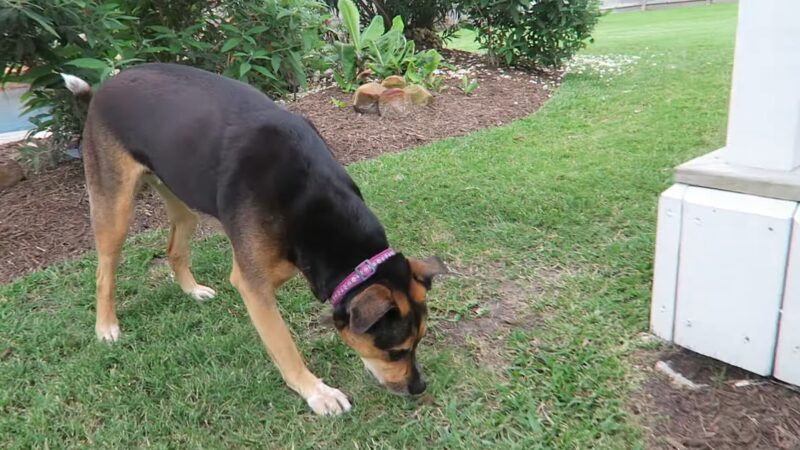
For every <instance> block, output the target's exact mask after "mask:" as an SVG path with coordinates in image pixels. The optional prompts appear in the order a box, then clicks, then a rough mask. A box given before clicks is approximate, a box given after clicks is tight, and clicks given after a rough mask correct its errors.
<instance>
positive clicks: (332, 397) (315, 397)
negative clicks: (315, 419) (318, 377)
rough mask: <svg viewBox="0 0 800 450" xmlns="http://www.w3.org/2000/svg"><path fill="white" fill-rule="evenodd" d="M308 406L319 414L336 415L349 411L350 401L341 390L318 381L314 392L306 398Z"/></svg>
mask: <svg viewBox="0 0 800 450" xmlns="http://www.w3.org/2000/svg"><path fill="white" fill-rule="evenodd" d="M306 402H308V406H310V407H311V409H312V410H314V412H315V413H317V414H319V415H321V416H338V415H339V414H342V413H345V412H347V411H350V408H352V406H350V402H349V401H348V400H347V396H346V395H344V394H343V393H342V391H340V390H338V389H336V388H332V387H330V386H328V385H327V384H325V383H323V382H322V381H320V382H319V383H318V384H317V386H316V388H315V389H314V392H313V393H312V394H311V395H309V396H308V398H307V399H306Z"/></svg>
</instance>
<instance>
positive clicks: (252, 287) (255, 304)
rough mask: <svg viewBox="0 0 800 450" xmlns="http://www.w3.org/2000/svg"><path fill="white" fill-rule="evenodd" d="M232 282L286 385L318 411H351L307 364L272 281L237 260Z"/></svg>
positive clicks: (335, 412) (320, 412)
mask: <svg viewBox="0 0 800 450" xmlns="http://www.w3.org/2000/svg"><path fill="white" fill-rule="evenodd" d="M231 284H233V285H234V286H235V287H236V288H237V289H238V290H239V293H240V294H241V296H242V298H243V299H244V303H245V306H246V307H247V312H248V314H250V318H251V319H252V321H253V324H254V325H255V327H256V330H257V331H258V334H259V336H261V340H262V341H263V342H264V346H265V347H266V348H267V352H268V353H269V356H270V357H271V358H272V361H273V362H275V365H277V366H278V369H279V370H280V372H281V376H283V379H284V380H285V381H286V384H287V385H288V386H289V387H290V388H292V389H293V390H294V391H295V392H297V393H298V394H300V395H301V396H303V398H304V399H306V402H307V403H308V405H309V406H310V407H311V409H313V410H314V412H315V413H317V414H321V415H338V414H341V413H343V412H346V411H349V410H350V408H351V406H350V402H349V401H348V400H347V397H346V396H345V395H344V394H343V393H342V392H341V391H340V390H338V389H335V388H332V387H330V386H328V385H326V384H325V383H323V382H322V380H320V379H319V378H317V377H316V376H314V374H312V373H311V371H309V370H308V368H307V367H306V365H305V363H304V362H303V358H302V357H301V356H300V352H298V351H297V346H296V345H295V343H294V340H292V336H291V334H290V333H289V330H288V329H287V327H286V324H285V323H284V322H283V318H282V317H281V313H280V311H279V310H278V305H277V303H276V301H275V293H274V290H273V287H272V286H271V284H270V283H269V282H268V281H267V280H266V279H261V278H260V277H252V276H246V275H245V274H244V273H242V272H241V271H240V270H239V267H238V265H237V264H236V262H235V261H234V264H233V272H232V273H231Z"/></svg>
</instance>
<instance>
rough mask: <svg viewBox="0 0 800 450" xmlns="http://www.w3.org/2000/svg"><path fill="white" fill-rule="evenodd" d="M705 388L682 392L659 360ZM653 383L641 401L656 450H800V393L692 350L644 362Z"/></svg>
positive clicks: (638, 407)
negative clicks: (657, 368)
mask: <svg viewBox="0 0 800 450" xmlns="http://www.w3.org/2000/svg"><path fill="white" fill-rule="evenodd" d="M659 360H661V361H668V362H669V364H670V366H671V367H672V368H673V369H674V370H675V371H677V372H678V373H680V374H682V375H683V376H685V377H686V378H688V379H689V380H691V381H693V382H694V383H697V384H705V385H707V387H703V388H701V389H697V390H687V389H678V388H675V387H673V386H672V384H671V383H670V380H669V379H668V378H667V377H666V376H665V375H663V374H661V373H660V372H656V371H654V370H653V366H654V365H655V363H656V362H657V361H659ZM641 364H642V365H643V366H644V367H643V369H644V372H645V374H646V375H647V379H646V380H645V382H644V383H643V392H642V394H641V396H640V398H638V399H637V400H636V402H635V405H634V407H633V410H634V413H636V414H638V415H640V417H641V419H642V420H643V422H644V425H645V428H646V429H647V431H648V433H647V440H648V447H649V448H653V449H671V450H674V449H716V450H722V449H759V450H760V449H789V450H800V392H798V391H796V390H794V389H792V388H791V387H789V386H786V385H783V384H780V383H777V382H775V381H773V380H770V379H767V378H761V377H758V376H756V375H753V374H751V373H749V372H746V371H744V370H741V369H739V368H736V367H733V366H730V365H728V364H725V363H722V362H719V361H716V360H713V359H711V358H707V357H704V356H701V355H698V354H696V353H692V352H689V351H688V350H674V349H673V350H669V351H664V352H660V353H651V354H647V355H646V356H645V357H643V360H642V363H641Z"/></svg>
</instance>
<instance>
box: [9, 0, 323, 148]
mask: <svg viewBox="0 0 800 450" xmlns="http://www.w3.org/2000/svg"><path fill="white" fill-rule="evenodd" d="M327 18H328V16H327V9H326V7H325V5H324V3H322V2H320V1H318V0H259V1H245V0H231V1H225V2H207V1H199V0H148V1H138V0H118V1H115V2H104V1H101V0H0V68H3V69H4V70H2V71H0V84H2V83H5V82H19V83H29V84H31V91H30V92H29V93H28V94H26V96H25V102H26V103H25V105H26V107H27V108H28V109H29V110H34V109H35V110H39V109H41V110H42V111H44V112H42V113H41V114H39V115H37V116H35V117H34V118H33V119H32V121H33V122H34V124H35V126H36V130H35V131H40V130H44V129H49V130H50V131H52V132H53V135H54V137H53V142H54V143H55V144H57V145H58V146H59V147H61V146H62V144H63V143H64V142H67V141H69V140H70V139H71V135H75V134H78V133H79V132H80V123H81V121H82V120H81V119H82V118H81V117H80V114H77V113H76V109H75V105H74V100H73V99H72V98H71V97H70V96H69V95H67V94H66V92H65V91H63V82H62V81H61V79H60V77H59V76H58V73H59V72H68V73H73V74H76V75H78V76H81V77H82V78H84V79H86V80H87V81H89V82H90V83H91V84H93V85H96V84H98V83H100V82H102V81H103V80H105V79H106V78H108V77H109V76H111V75H112V74H114V73H115V72H116V71H117V70H119V69H122V68H125V67H127V66H129V65H131V64H134V63H139V62H143V61H158V62H177V63H182V64H189V65H192V66H194V67H199V68H202V69H206V70H210V71H213V72H216V73H222V74H225V75H227V76H230V77H232V78H237V79H240V80H243V81H246V82H248V83H250V84H253V85H254V86H256V87H258V88H260V89H261V90H262V91H264V92H266V93H268V94H272V95H284V94H286V93H288V92H292V91H295V90H296V89H297V88H298V87H303V86H305V84H306V78H307V75H308V74H309V73H310V72H311V71H315V70H320V71H321V70H324V69H325V67H326V61H325V59H324V58H323V51H324V41H323V40H322V38H321V36H322V34H323V33H324V32H325V30H326V25H325V21H326V19H327ZM27 68H30V70H27ZM53 88H57V89H55V90H54V89H53Z"/></svg>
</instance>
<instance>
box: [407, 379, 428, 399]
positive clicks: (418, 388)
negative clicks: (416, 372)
mask: <svg viewBox="0 0 800 450" xmlns="http://www.w3.org/2000/svg"><path fill="white" fill-rule="evenodd" d="M427 387H428V385H427V384H425V380H423V379H422V377H419V378H417V379H416V380H414V381H413V382H411V384H409V385H408V393H409V394H411V395H419V394H422V393H423V392H425V388H427Z"/></svg>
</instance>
